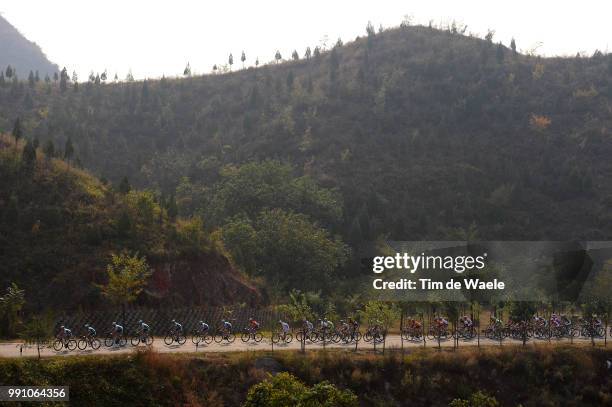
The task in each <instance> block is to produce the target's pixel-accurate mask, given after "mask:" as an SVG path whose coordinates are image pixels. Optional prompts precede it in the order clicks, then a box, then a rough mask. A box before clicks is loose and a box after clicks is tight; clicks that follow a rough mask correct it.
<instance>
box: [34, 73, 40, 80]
mask: <svg viewBox="0 0 612 407" xmlns="http://www.w3.org/2000/svg"><path fill="white" fill-rule="evenodd" d="M34 81H36V83H38V82H40V75H39V74H38V70H36V72H35V73H34Z"/></svg>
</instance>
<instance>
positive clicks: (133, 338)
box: [130, 336, 140, 346]
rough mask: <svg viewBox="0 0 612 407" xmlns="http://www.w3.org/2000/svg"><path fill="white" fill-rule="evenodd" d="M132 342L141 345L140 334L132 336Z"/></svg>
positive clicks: (133, 344)
mask: <svg viewBox="0 0 612 407" xmlns="http://www.w3.org/2000/svg"><path fill="white" fill-rule="evenodd" d="M130 343H131V344H132V346H138V345H140V336H132V337H131V338H130Z"/></svg>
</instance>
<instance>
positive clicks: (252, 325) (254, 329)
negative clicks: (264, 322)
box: [249, 317, 259, 333]
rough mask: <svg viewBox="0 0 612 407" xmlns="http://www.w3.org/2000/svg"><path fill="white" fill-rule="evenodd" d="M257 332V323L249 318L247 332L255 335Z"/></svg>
mask: <svg viewBox="0 0 612 407" xmlns="http://www.w3.org/2000/svg"><path fill="white" fill-rule="evenodd" d="M258 330H259V322H257V321H256V320H255V318H253V317H251V318H249V331H251V332H252V333H255V332H257V331H258Z"/></svg>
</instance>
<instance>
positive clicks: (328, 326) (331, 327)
mask: <svg viewBox="0 0 612 407" xmlns="http://www.w3.org/2000/svg"><path fill="white" fill-rule="evenodd" d="M324 322H325V328H326V329H328V330H329V331H333V330H334V323H333V322H331V321H330V320H329V319H327V318H325V321H324Z"/></svg>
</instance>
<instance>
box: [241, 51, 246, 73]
mask: <svg viewBox="0 0 612 407" xmlns="http://www.w3.org/2000/svg"><path fill="white" fill-rule="evenodd" d="M240 61H242V69H244V61H246V54H245V53H244V51H242V55H241V56H240Z"/></svg>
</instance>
